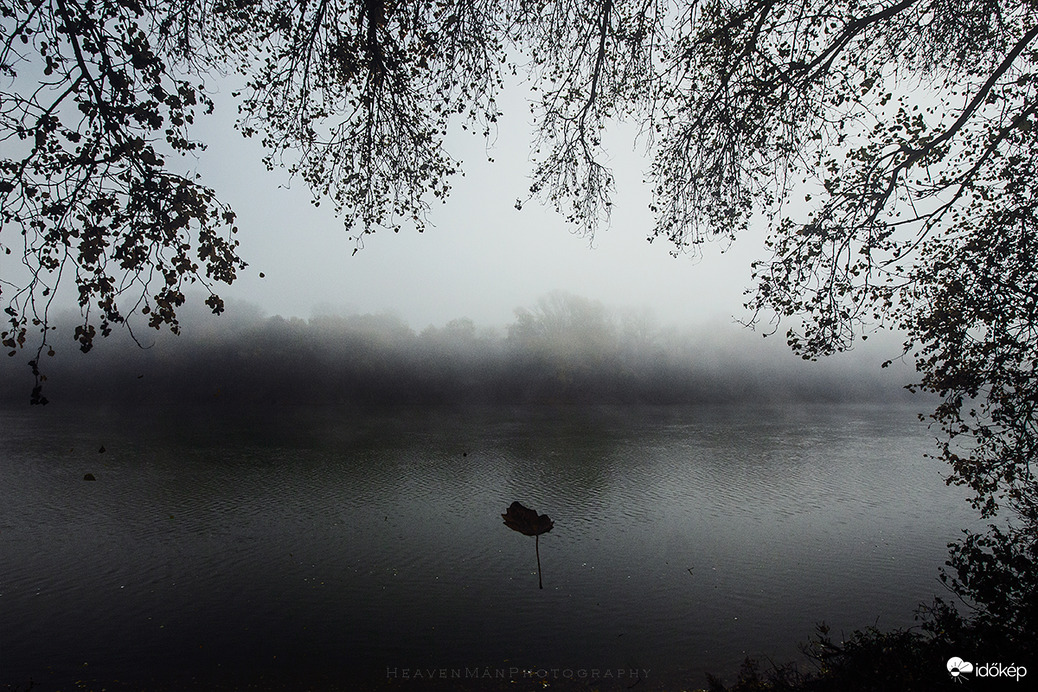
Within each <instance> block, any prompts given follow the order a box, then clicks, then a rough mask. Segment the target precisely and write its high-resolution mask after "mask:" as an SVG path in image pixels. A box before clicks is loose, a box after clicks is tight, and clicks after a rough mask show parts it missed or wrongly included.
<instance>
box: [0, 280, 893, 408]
mask: <svg viewBox="0 0 1038 692" xmlns="http://www.w3.org/2000/svg"><path fill="white" fill-rule="evenodd" d="M200 302H201V301H199V300H194V301H189V303H188V306H189V307H188V308H185V310H186V312H185V313H184V314H183V318H182V324H181V334H180V335H179V336H177V335H172V334H169V333H167V332H165V331H163V332H155V331H153V330H149V329H147V328H146V327H145V325H144V324H143V323H142V324H140V325H138V326H137V329H135V330H134V331H133V332H132V334H133V335H134V336H135V337H136V342H135V341H134V340H133V339H131V338H130V334H131V332H129V331H126V330H118V331H116V332H114V333H113V335H112V336H111V337H109V338H107V339H100V340H97V342H96V345H95V347H94V348H93V350H91V351H90V352H89V353H85V354H84V353H80V352H79V351H78V349H77V344H76V343H75V342H74V341H72V339H71V338H70V335H71V333H72V330H73V328H72V326H71V323H72V320H73V317H74V316H73V315H69V316H68V317H67V322H66V324H63V325H59V328H58V330H57V331H56V332H55V334H56V335H57V336H56V337H55V338H56V339H57V340H58V343H56V344H55V347H54V350H55V355H54V356H52V357H46V356H45V357H44V358H43V359H42V362H41V367H42V370H43V371H44V373H45V374H46V375H47V381H46V383H45V385H44V394H45V396H47V397H48V399H49V400H50V401H51V403H52V405H57V406H61V405H63V404H65V403H72V402H87V403H95V404H96V403H116V404H118V403H128V404H140V403H148V402H167V403H174V404H201V403H222V404H228V405H237V404H241V405H246V404H247V405H259V406H268V405H269V406H278V405H287V404H313V403H319V404H325V403H332V404H355V405H368V404H463V403H489V404H675V403H716V404H720V403H765V402H790V403H792V402H818V401H869V402H877V403H883V402H892V401H897V400H902V399H904V398H905V397H906V396H909V395H908V394H907V393H906V392H905V390H904V389H903V385H904V384H906V383H907V382H909V381H910V379H911V375H912V373H911V372H910V370H909V368H908V367H907V366H905V365H904V364H903V363H895V364H894V366H893V367H890V368H881V363H882V362H883V361H884V360H887V359H890V358H893V357H896V356H897V355H898V354H899V352H900V348H899V345H898V342H897V340H896V339H893V338H886V339H883V338H875V339H873V340H871V341H869V342H866V344H864V345H863V346H862V347H861V348H859V349H857V350H855V351H852V352H850V353H846V354H838V355H837V356H834V357H832V358H829V359H823V360H821V361H819V362H813V363H812V362H805V361H802V360H800V359H798V358H797V357H796V356H794V355H793V354H791V353H790V352H789V349H788V347H787V346H786V344H785V343H784V339H783V338H782V336H781V334H774V335H772V336H770V337H768V338H764V337H762V334H761V332H759V331H752V330H749V329H747V328H745V327H743V326H741V325H738V324H734V323H731V322H725V321H721V320H717V321H714V322H710V323H703V324H701V325H700V326H699V327H697V328H689V327H681V326H677V325H674V324H668V323H665V322H663V321H661V320H660V319H659V318H657V317H656V316H655V315H654V314H653V312H652V311H650V310H649V309H632V308H624V307H615V306H608V305H606V304H604V303H602V302H600V301H597V300H594V299H589V298H585V297H581V296H578V295H575V294H571V293H567V292H563V291H555V292H551V293H548V294H546V295H544V296H542V297H540V298H539V299H537V300H535V301H533V302H532V303H531V304H529V305H526V306H519V307H517V308H515V310H514V312H513V318H512V320H511V321H510V322H509V323H507V324H504V325H485V324H480V323H479V322H477V321H476V320H473V319H472V318H469V317H458V318H454V319H451V320H448V321H446V322H444V323H442V324H439V325H434V324H430V325H426V326H424V327H420V328H415V327H412V326H411V325H409V324H408V323H407V322H406V321H405V320H404V319H403V318H402V317H400V316H399V315H395V314H393V313H391V312H382V313H361V312H350V311H345V310H334V309H332V308H325V309H323V310H317V311H315V312H314V314H312V315H311V316H310V317H309V318H308V319H302V318H299V317H289V318H285V317H282V316H279V315H274V316H265V315H264V314H263V313H262V311H261V309H260V308H259V307H257V306H255V305H252V304H249V303H241V302H232V303H231V304H230V305H229V308H228V311H227V314H225V315H223V316H221V317H213V316H211V315H207V314H206V313H205V312H204V308H199V307H195V308H191V307H190V306H192V305H194V306H198V305H200ZM61 321H62V320H59V322H61ZM62 336H64V337H65V338H64V339H62V338H61V337H62ZM19 356H21V357H16V358H5V359H4V362H3V363H2V365H0V381H2V384H3V392H4V394H3V397H4V399H5V400H6V401H8V402H19V401H21V402H24V401H27V400H28V395H29V392H30V390H31V387H32V379H31V376H30V371H29V368H28V367H27V366H26V365H25V363H24V361H25V360H27V358H28V354H25V353H24V352H22V353H20V354H19Z"/></svg>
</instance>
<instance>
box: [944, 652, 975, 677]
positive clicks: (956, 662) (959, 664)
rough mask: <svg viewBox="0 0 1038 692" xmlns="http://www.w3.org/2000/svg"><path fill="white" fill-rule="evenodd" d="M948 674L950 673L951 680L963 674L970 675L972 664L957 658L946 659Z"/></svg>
mask: <svg viewBox="0 0 1038 692" xmlns="http://www.w3.org/2000/svg"><path fill="white" fill-rule="evenodd" d="M948 672H949V673H951V676H952V677H953V678H957V677H959V676H960V675H962V674H963V673H972V672H973V664H972V663H970V662H969V661H963V660H962V659H961V658H959V657H958V656H952V657H951V658H949V659H948Z"/></svg>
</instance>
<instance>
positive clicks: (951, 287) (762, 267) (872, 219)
mask: <svg viewBox="0 0 1038 692" xmlns="http://www.w3.org/2000/svg"><path fill="white" fill-rule="evenodd" d="M1036 10H1038V5H1036V2H1035V0H1024V1H1023V2H1006V1H1004V0H691V1H690V2H687V3H669V2H662V1H659V0H596V1H594V2H576V1H572V0H554V1H548V0H474V1H473V0H439V1H438V2H391V1H389V0H313V1H308V0H242V1H238V2H235V1H233V0H176V1H175V2H157V1H155V0H3V2H0V17H2V42H0V72H2V74H3V78H4V82H3V87H2V91H0V139H2V141H3V142H4V150H3V155H2V158H0V171H2V179H0V199H2V212H0V223H2V224H3V226H2V236H0V244H2V252H3V253H4V254H5V255H7V256H11V255H13V256H15V257H17V258H18V260H19V262H18V263H5V265H4V277H3V283H2V285H0V288H2V291H3V294H2V300H3V302H4V303H5V305H4V307H5V310H6V313H7V318H8V324H7V325H6V326H5V327H4V330H3V334H2V340H3V344H4V345H5V346H6V347H7V349H8V350H9V352H11V353H15V354H17V353H18V352H19V350H20V349H22V348H23V347H27V348H29V349H30V351H31V350H33V349H34V348H35V349H36V353H35V357H33V358H32V359H31V362H30V365H31V367H32V368H33V371H34V372H35V373H37V375H38V374H39V360H40V357H41V356H42V354H43V353H44V352H45V351H47V350H48V347H47V344H48V338H49V337H48V331H49V326H48V318H47V311H48V308H49V306H50V304H51V301H52V300H54V296H55V293H56V287H57V284H58V283H59V282H62V281H72V282H74V284H75V285H76V288H77V292H76V299H77V300H78V303H79V306H80V308H81V310H82V314H83V321H82V324H81V325H80V327H79V328H77V329H76V332H75V334H74V336H75V338H76V339H77V340H78V341H79V343H80V344H81V346H82V348H83V349H84V350H86V349H89V348H90V346H91V344H92V341H93V339H94V338H95V335H96V334H98V333H101V334H106V333H108V331H109V330H110V329H111V328H112V326H113V325H114V324H120V323H123V322H125V321H126V320H127V318H129V317H130V316H132V315H134V314H135V313H141V314H144V315H146V316H147V318H146V319H147V323H148V325H149V326H151V327H155V328H160V327H162V326H164V325H166V326H168V327H170V328H171V329H173V330H174V331H175V330H176V329H177V308H178V307H180V306H181V304H182V303H183V301H184V292H183V288H184V287H185V285H187V284H189V283H192V282H197V283H200V284H202V285H203V286H206V287H207V288H209V289H210V291H211V294H210V296H209V298H208V299H207V303H208V305H209V307H210V308H211V309H212V310H213V311H216V312H219V311H220V310H221V309H222V302H221V300H220V298H219V297H218V296H217V295H216V294H215V293H214V292H212V291H213V289H215V288H216V286H217V285H218V284H221V283H229V282H231V281H233V280H234V279H235V277H236V275H237V272H238V271H239V270H240V269H241V268H242V267H243V266H244V263H243V260H242V258H240V257H239V256H238V252H237V241H236V240H235V239H234V232H235V230H236V229H235V227H234V219H235V217H234V212H233V211H232V210H230V209H228V208H227V207H226V206H225V205H223V204H222V203H220V201H219V199H218V197H217V195H216V193H215V192H214V191H213V190H211V189H210V188H208V187H206V186H205V184H204V181H203V180H200V179H197V178H195V177H192V176H188V175H184V174H181V173H178V172H177V170H178V168H177V166H176V165H174V164H173V163H172V162H173V161H175V160H176V157H177V156H178V155H184V154H189V153H190V152H192V151H193V150H195V149H196V148H198V147H199V146H202V145H201V143H198V142H195V141H193V140H192V139H191V137H190V126H191V125H192V124H193V122H194V118H195V117H196V115H197V114H198V113H199V112H206V111H209V110H211V108H212V103H211V101H210V100H209V99H208V97H207V96H206V92H205V84H206V80H211V79H214V78H216V76H218V73H225V72H232V73H237V74H238V75H239V77H238V81H240V82H241V83H242V84H243V85H244V86H243V87H242V88H241V90H240V91H239V92H237V93H236V96H237V98H238V102H239V108H240V113H241V117H240V120H239V123H238V125H239V128H240V130H241V131H242V133H243V134H245V135H246V136H258V137H260V138H262V141H263V143H264V145H265V146H266V147H267V149H268V152H269V154H268V156H267V159H266V162H267V164H268V165H269V166H271V167H273V166H280V165H284V166H286V167H287V168H288V169H289V170H290V171H291V172H292V173H293V174H294V175H296V176H298V177H300V178H301V179H303V180H304V181H306V182H307V183H308V184H309V185H310V186H311V187H312V189H313V192H314V195H315V200H316V201H321V200H330V201H331V202H332V204H333V205H334V206H335V208H336V209H337V210H338V211H339V212H340V213H341V214H342V215H343V217H344V218H345V220H346V224H347V226H348V227H349V228H350V229H351V230H350V232H351V233H352V234H353V237H354V238H356V239H357V242H358V243H359V242H360V239H361V238H362V236H363V234H365V233H370V232H374V231H377V230H378V229H393V230H397V229H399V228H400V227H401V226H402V225H403V224H411V225H415V226H417V227H418V228H419V229H421V228H422V225H423V223H424V220H425V218H426V214H427V211H428V209H429V208H430V205H431V203H432V202H434V201H435V200H437V199H442V198H445V197H446V196H447V195H448V194H449V191H450V180H451V178H452V176H453V175H454V174H456V173H457V172H458V171H459V166H460V162H459V161H457V160H456V159H455V158H454V157H453V156H452V155H451V154H450V152H448V151H447V150H446V149H445V146H444V142H445V137H446V136H447V133H448V131H449V130H450V129H451V128H453V127H455V126H457V125H460V126H462V127H465V128H467V129H470V130H474V131H475V132H477V133H488V132H489V131H490V130H491V129H492V128H493V126H494V124H495V122H496V121H497V119H498V117H499V115H500V112H499V110H498V105H497V101H496V97H497V95H498V93H499V92H500V90H501V89H502V88H503V86H504V84H505V80H506V78H508V77H509V75H511V74H512V73H516V74H518V73H519V72H520V71H522V70H525V71H526V72H527V73H528V75H529V80H530V87H531V89H533V93H535V94H536V95H537V99H536V101H535V103H534V106H533V110H534V116H535V120H536V124H537V127H538V130H537V139H536V141H535V142H534V143H533V163H532V166H533V168H532V184H531V187H530V190H529V195H528V197H526V198H527V199H529V198H540V199H542V200H544V201H546V202H547V203H549V204H552V205H554V206H555V207H556V208H557V209H558V210H559V211H560V212H561V213H562V214H563V215H565V217H566V218H567V219H568V220H569V221H570V222H571V223H573V224H574V225H575V226H576V227H577V228H579V229H580V230H581V231H583V232H585V233H594V232H595V230H596V229H597V228H598V227H599V226H600V225H601V224H602V223H605V222H607V221H608V217H609V209H610V205H611V197H610V195H611V194H612V191H613V176H612V173H611V171H610V169H609V167H608V165H607V157H606V152H605V151H604V150H603V142H602V133H603V131H604V130H605V129H606V128H607V127H609V125H610V124H611V123H614V122H618V121H622V120H626V121H633V122H635V123H637V124H638V125H639V126H640V132H641V139H640V141H641V142H642V143H643V144H644V146H645V148H646V151H647V154H648V155H649V156H650V157H651V163H650V165H649V168H648V171H647V173H648V178H649V180H650V183H651V185H652V189H653V192H654V198H653V202H652V211H653V212H654V213H655V218H656V223H655V227H654V228H653V229H652V230H651V231H650V239H655V238H663V239H666V240H667V241H669V242H670V243H672V246H673V251H674V252H682V251H688V252H699V251H700V249H701V246H702V243H703V242H705V241H707V240H710V239H712V238H719V239H728V238H734V237H736V236H738V234H739V233H740V232H741V231H742V230H744V229H745V228H746V227H747V226H748V224H750V222H751V221H753V222H754V223H756V222H757V221H758V220H759V222H760V223H763V224H767V226H768V229H769V232H768V239H767V248H768V251H769V253H770V256H769V257H766V258H765V259H763V260H762V261H760V262H758V263H757V264H756V265H755V278H754V285H753V286H752V287H751V289H750V293H749V296H748V306H749V308H750V310H751V313H752V314H753V315H754V317H753V318H752V319H755V320H756V319H760V320H767V319H778V318H784V319H785V320H786V322H787V323H788V324H790V325H791V326H790V327H789V329H788V332H787V337H788V340H789V343H790V345H791V346H792V348H794V349H795V350H797V351H798V352H799V353H801V354H802V355H804V357H807V358H815V357H818V356H821V355H824V354H827V353H830V352H832V351H835V350H841V349H846V348H850V347H851V346H852V344H853V342H854V340H855V339H856V338H857V337H858V336H859V335H862V333H863V330H867V329H869V328H871V327H872V326H875V325H884V326H897V327H900V328H902V329H904V330H905V331H906V333H907V335H908V337H907V341H908V343H907V344H906V351H907V353H908V355H909V357H913V358H914V359H915V361H916V363H917V366H918V368H919V370H920V373H921V379H920V386H921V387H922V388H923V389H926V390H929V391H932V392H936V393H938V394H939V395H941V396H942V403H941V405H940V407H939V408H938V409H937V411H936V413H935V418H936V420H937V421H939V422H940V423H941V424H942V425H943V426H944V430H945V437H946V441H947V443H948V444H947V445H946V446H945V448H944V451H943V454H944V457H945V458H946V460H947V461H948V462H949V463H950V464H951V466H952V469H953V474H954V475H953V480H954V481H955V482H958V483H965V484H967V485H969V486H970V487H971V488H972V489H973V490H974V491H975V492H976V495H977V502H978V505H979V506H980V507H981V508H982V509H984V510H985V511H986V512H993V511H995V509H996V508H997V506H998V503H999V502H1001V501H1005V500H1006V499H1007V498H1008V499H1009V500H1010V501H1011V502H1032V501H1033V500H1032V499H1029V498H1030V497H1031V496H1032V495H1033V491H1031V490H1028V489H1029V488H1032V487H1033V475H1032V472H1031V469H1030V466H1029V465H1028V461H1027V460H1028V459H1029V458H1030V457H1031V456H1032V455H1033V452H1034V450H1035V449H1038V426H1036V425H1035V416H1034V413H1033V412H1034V410H1035V407H1036V405H1038V387H1036V386H1035V384H1036V383H1035V381H1034V377H1035V374H1034V373H1035V367H1034V364H1035V363H1036V362H1038V349H1036V346H1038V339H1036V336H1035V335H1036V332H1035V327H1034V324H1035V321H1034V317H1035V311H1036V310H1038V274H1036V272H1038V269H1036V263H1035V262H1034V261H1033V259H1034V256H1035V246H1036V240H1035V227H1036V218H1035V213H1036V212H1035V208H1036V205H1035V204H1034V194H1035V189H1034V185H1035V183H1034V180H1035V172H1036V170H1038V158H1036V157H1038V154H1036V152H1038V146H1036V144H1038V142H1036V141H1035V140H1036V137H1038V129H1036V128H1035V127H1034V122H1035V118H1036V112H1035V111H1036V108H1038V99H1036V97H1035V94H1036V89H1038V81H1036V79H1035V57H1036V55H1035V45H1036V44H1035V41H1036V38H1038V11H1036ZM524 195H525V193H524ZM16 264H20V265H21V266H16ZM34 330H39V332H40V336H38V337H37V338H34V339H30V332H33V331H34ZM37 385H39V382H37ZM34 395H35V397H36V399H37V400H40V399H41V397H42V395H41V394H40V390H39V387H38V386H37V389H36V391H35V393H34ZM1029 493H1030V495H1029Z"/></svg>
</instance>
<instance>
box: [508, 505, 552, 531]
mask: <svg viewBox="0 0 1038 692" xmlns="http://www.w3.org/2000/svg"><path fill="white" fill-rule="evenodd" d="M501 518H502V519H504V520H505V526H507V527H508V528H510V529H512V530H513V531H518V532H519V533H521V534H523V535H526V536H539V535H540V534H542V533H548V532H549V531H551V529H552V527H553V526H555V522H553V521H552V520H551V519H549V518H548V515H547V514H537V512H536V511H534V510H532V509H530V508H529V507H524V506H523V504H522V503H521V502H519V501H516V502H513V503H512V504H511V505H509V507H508V511H507V512H505V513H504V514H502V515H501Z"/></svg>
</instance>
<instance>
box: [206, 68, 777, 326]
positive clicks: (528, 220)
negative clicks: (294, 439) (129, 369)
mask: <svg viewBox="0 0 1038 692" xmlns="http://www.w3.org/2000/svg"><path fill="white" fill-rule="evenodd" d="M222 91H223V92H225V93H223V94H218V95H217V101H218V109H217V113H216V114H215V115H214V116H212V117H210V118H205V119H203V121H202V123H201V124H200V127H199V128H198V129H197V130H196V131H195V132H196V136H197V137H198V138H199V139H202V140H203V141H206V142H208V143H209V149H208V151H206V152H204V153H203V154H201V157H200V159H199V161H198V162H197V168H198V171H199V172H200V173H201V174H202V175H203V178H204V180H205V182H207V183H208V184H209V185H210V186H212V187H214V188H215V189H216V191H217V193H218V195H219V196H220V198H221V199H223V200H224V201H226V202H228V203H230V204H231V205H232V206H233V207H234V209H235V210H236V211H237V212H238V215H239V223H238V225H239V228H240V234H239V239H240V241H241V248H240V249H241V253H242V255H243V257H244V258H245V259H246V261H248V262H249V263H250V266H249V268H248V269H247V270H246V271H245V272H244V275H243V276H241V278H240V279H239V280H238V281H236V282H235V284H234V285H233V286H231V287H230V288H222V289H220V290H219V292H220V293H221V295H223V296H225V297H227V298H232V299H238V300H247V301H250V302H253V303H256V304H258V305H259V306H260V307H261V308H262V309H263V310H264V311H265V312H266V313H267V314H271V315H273V314H281V315H284V316H290V315H291V316H298V317H304V318H305V317H309V316H311V315H312V314H314V312H315V310H317V311H327V310H333V311H343V312H353V311H357V312H383V311H391V312H394V313H396V314H398V315H399V316H400V317H402V318H403V319H405V320H406V321H407V322H408V323H409V324H410V325H411V326H412V327H414V328H417V329H421V328H422V327H424V326H426V325H428V324H435V325H442V324H444V323H445V322H447V321H448V320H450V319H453V318H455V317H460V316H467V317H471V318H472V319H474V320H475V321H476V322H477V324H480V325H485V326H501V325H504V324H506V323H508V322H510V321H511V320H512V318H513V311H514V309H515V308H516V307H518V306H529V305H532V304H533V303H534V301H535V300H536V299H537V298H538V297H540V296H542V295H544V294H546V293H548V292H549V291H552V290H555V289H562V290H566V291H569V292H572V293H575V294H578V295H581V296H585V297H589V298H595V299H598V300H601V301H602V302H604V303H606V304H607V305H609V306H613V307H648V308H651V310H652V312H653V313H654V314H655V315H656V317H657V318H658V319H659V321H660V322H662V323H664V324H674V325H681V326H684V325H694V324H697V323H702V322H705V321H709V322H714V323H716V322H717V321H718V320H720V321H723V322H731V321H732V319H733V317H734V316H744V313H743V310H742V302H743V296H742V290H743V288H744V287H745V286H746V285H748V283H749V273H750V270H749V265H750V261H751V260H752V259H754V258H757V257H760V256H761V254H762V251H761V236H760V234H759V233H758V234H756V235H755V236H754V237H750V236H746V237H743V238H742V239H741V240H740V241H739V242H737V243H736V244H735V245H734V246H732V247H731V248H730V249H729V250H728V251H727V252H726V253H724V254H722V253H721V249H722V246H719V245H710V246H707V248H706V249H705V252H704V255H705V257H704V259H703V260H701V261H698V262H697V261H694V260H693V258H691V257H689V256H680V257H677V258H675V257H672V256H671V255H670V250H671V249H672V247H671V246H669V245H668V244H667V242H666V241H664V240H658V241H656V242H655V243H653V244H651V245H650V244H649V243H648V242H647V241H646V237H647V236H648V234H649V231H650V230H651V228H652V225H653V218H652V215H651V214H650V213H649V211H648V208H647V205H648V202H649V188H648V186H647V185H645V184H644V183H643V182H642V178H643V173H644V171H645V170H646V169H647V166H648V161H647V160H646V159H645V158H643V157H642V156H640V155H639V154H638V153H637V152H636V151H635V148H634V143H633V142H632V141H631V139H630V137H629V136H624V133H619V132H617V133H615V134H616V135H617V136H616V137H615V139H616V143H615V144H614V145H613V146H612V149H611V152H610V153H611V154H612V156H613V161H612V165H613V168H614V172H615V174H616V176H617V194H616V197H615V198H614V213H613V218H612V223H611V225H610V227H609V229H608V230H606V231H603V232H601V233H599V234H598V236H597V237H596V238H595V241H594V243H593V247H591V246H589V241H588V239H587V238H583V237H580V236H578V235H574V234H573V232H572V229H571V228H570V227H568V226H567V225H566V224H565V223H564V221H563V219H562V218H561V217H560V216H559V215H557V214H556V213H555V212H554V211H553V210H551V209H549V208H546V207H542V206H541V205H540V204H539V203H536V202H530V203H528V204H526V205H525V206H524V208H523V210H522V211H519V210H517V209H515V201H516V199H517V198H519V197H525V194H526V191H527V189H528V187H529V179H528V175H529V172H530V169H531V164H530V161H529V156H530V142H531V132H532V126H531V116H530V113H529V108H528V106H527V105H526V101H525V95H524V94H522V93H521V92H513V93H510V94H508V95H507V96H506V97H505V98H502V99H501V103H503V104H504V105H503V110H505V114H504V117H503V118H502V119H501V121H500V124H499V130H498V133H497V138H496V143H495V144H494V146H493V148H492V149H491V151H490V154H491V156H493V157H494V159H495V162H494V163H489V162H487V161H486V147H485V146H484V140H483V139H482V137H479V136H469V135H463V136H461V137H459V138H457V139H456V140H454V141H453V142H452V149H451V153H452V154H454V155H455V156H456V157H460V158H462V159H463V161H464V166H463V168H464V171H465V176H464V177H460V176H456V177H455V179H454V189H453V193H452V194H451V196H450V198H449V199H448V200H447V203H446V204H445V205H442V206H441V205H437V206H435V207H434V208H433V210H432V214H431V217H430V221H431V224H430V226H429V227H428V228H427V230H426V232H425V233H424V234H418V233H416V232H414V231H407V230H404V231H401V232H400V233H399V234H393V233H391V232H386V233H377V234H375V235H371V236H368V237H367V238H366V240H365V247H364V249H363V250H361V251H360V252H358V253H357V254H356V255H353V256H351V253H352V251H353V243H352V241H350V240H349V233H348V232H347V231H346V230H345V229H344V227H343V224H342V221H341V220H340V219H339V218H338V217H336V215H335V213H334V210H333V209H332V208H331V205H330V204H329V203H327V202H326V203H325V204H323V205H322V206H321V207H320V208H315V207H313V205H311V204H310V191H309V190H308V189H307V188H306V186H305V185H304V184H303V183H302V181H301V180H296V181H290V180H289V177H288V174H287V173H286V172H285V171H283V170H276V171H274V172H267V171H266V170H265V168H264V166H263V165H262V163H261V161H260V159H261V157H262V155H263V152H262V150H261V148H260V146H259V143H258V142H257V141H254V140H244V139H243V138H242V137H241V135H240V134H239V133H238V132H237V131H235V130H234V128H233V122H234V118H235V115H236V114H235V107H234V105H233V103H232V102H231V101H230V99H229V98H227V97H226V92H229V91H230V89H229V88H223V89H222ZM260 272H263V273H264V274H265V278H263V279H261V278H259V273H260Z"/></svg>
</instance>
